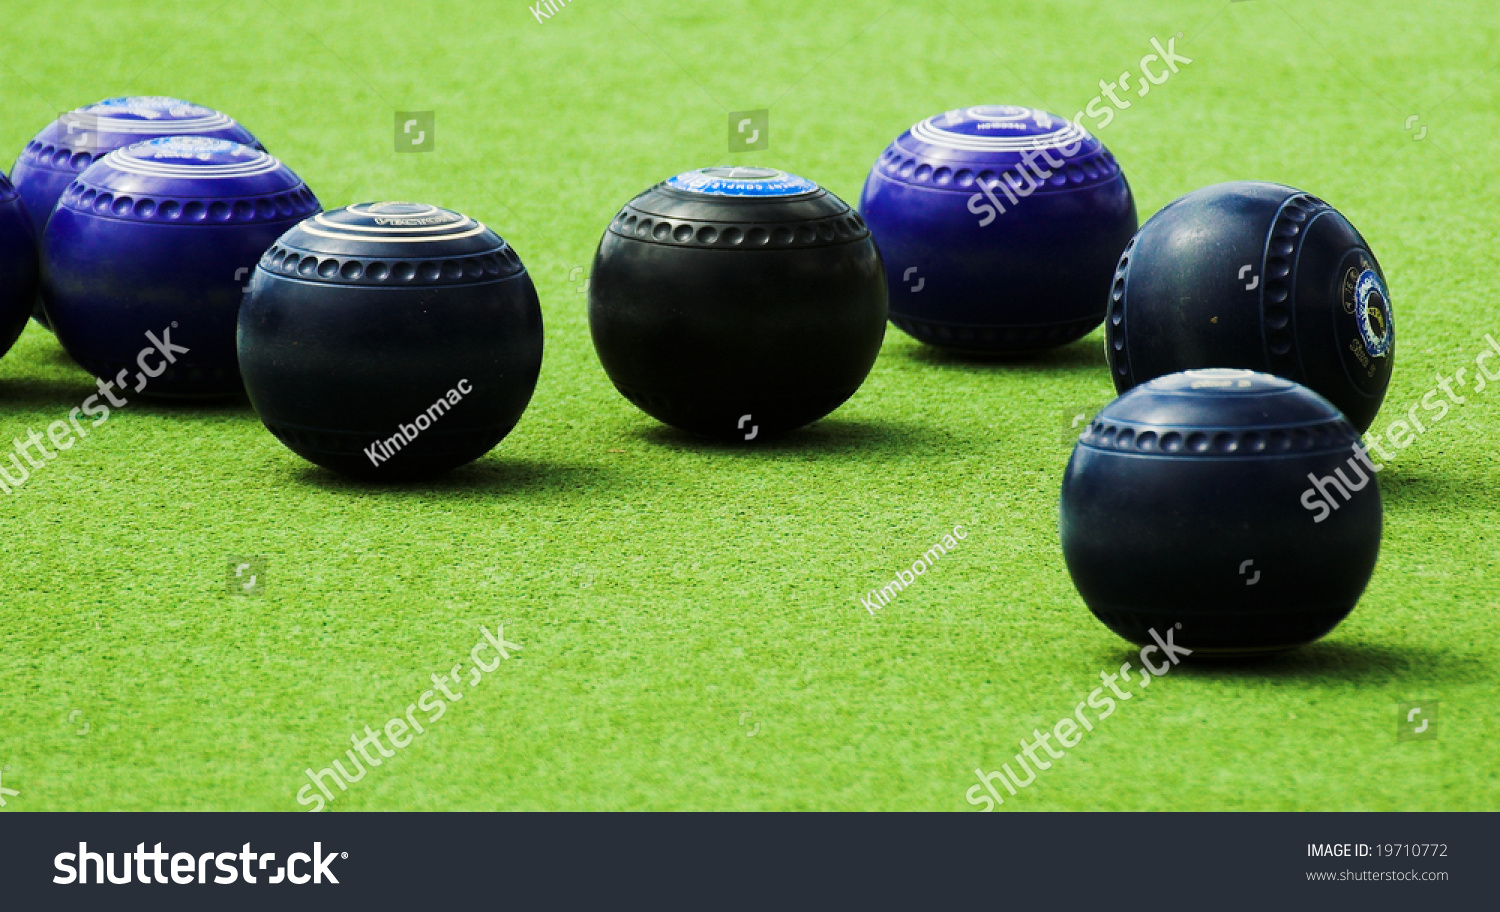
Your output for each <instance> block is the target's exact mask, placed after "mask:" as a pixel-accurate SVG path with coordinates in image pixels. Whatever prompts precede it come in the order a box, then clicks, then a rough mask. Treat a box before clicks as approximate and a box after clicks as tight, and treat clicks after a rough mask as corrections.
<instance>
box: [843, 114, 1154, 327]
mask: <svg viewBox="0 0 1500 912" xmlns="http://www.w3.org/2000/svg"><path fill="white" fill-rule="evenodd" d="M860 211H861V213H862V214H863V215H864V218H865V221H866V222H868V223H869V226H870V231H871V232H873V233H874V235H875V241H876V243H877V244H879V246H880V253H881V256H882V257H883V258H884V260H885V266H886V272H887V278H888V282H889V287H890V312H891V322H892V323H894V324H895V325H896V326H897V327H898V328H900V329H901V330H902V331H904V332H905V333H907V334H908V335H910V336H912V337H914V338H916V339H918V340H920V341H922V342H925V343H927V344H929V345H934V346H938V347H941V348H948V349H954V350H959V351H968V352H974V353H990V354H1000V353H1011V352H1027V351H1036V350H1040V349H1047V348H1053V347H1056V346H1060V345H1065V344H1067V343H1069V342H1072V341H1074V340H1077V339H1079V338H1082V337H1083V336H1085V335H1087V334H1088V333H1089V332H1090V331H1092V330H1093V329H1094V328H1095V327H1097V326H1098V325H1099V324H1100V323H1101V322H1103V320H1104V313H1105V308H1106V306H1107V302H1108V298H1109V287H1110V282H1111V280H1112V278H1113V274H1114V268H1115V263H1116V262H1117V261H1118V260H1119V257H1120V251H1121V250H1123V249H1124V248H1125V245H1126V244H1127V243H1128V242H1129V241H1130V238H1131V236H1132V235H1133V234H1134V233H1135V230H1136V227H1137V221H1136V211H1135V201H1134V198H1133V197H1132V196H1131V192H1130V185H1129V183H1128V182H1127V181H1126V180H1125V174H1124V172H1123V171H1122V170H1121V169H1120V166H1119V164H1118V163H1117V162H1116V161H1115V158H1114V156H1113V155H1111V154H1110V152H1109V150H1108V149H1106V148H1105V147H1104V145H1103V144H1102V143H1100V142H1099V140H1098V139H1096V138H1094V137H1093V136H1091V135H1090V134H1089V133H1088V132H1087V131H1085V130H1084V129H1083V128H1082V127H1080V126H1078V125H1077V124H1074V123H1072V122H1070V121H1068V120H1065V119H1064V118H1061V117H1058V116H1056V115H1055V114H1048V113H1047V112H1045V111H1038V110H1034V109H1032V108H1024V107H1016V106H1013V105H981V106H977V107H970V108H960V109H958V110H954V111H949V112H947V113H945V114H939V115H937V116H935V117H929V118H927V119H926V120H924V121H922V122H920V123H918V124H916V125H915V126H913V127H912V128H911V129H910V130H907V131H906V132H905V133H902V134H901V135H900V136H898V137H897V138H896V140H895V141H894V142H892V143H891V144H890V146H888V147H887V148H886V150H885V151H884V152H883V153H882V154H881V156H880V159H879V160H878V161H877V162H876V163H875V166H874V168H873V169H872V170H871V171H870V175H869V178H868V179H867V180H866V182H865V187H864V193H863V195H862V197H861V200H860Z"/></svg>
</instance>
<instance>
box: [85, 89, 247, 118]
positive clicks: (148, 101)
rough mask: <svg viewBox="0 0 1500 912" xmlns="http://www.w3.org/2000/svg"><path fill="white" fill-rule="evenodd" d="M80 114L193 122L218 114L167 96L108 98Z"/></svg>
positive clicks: (210, 109) (209, 109)
mask: <svg viewBox="0 0 1500 912" xmlns="http://www.w3.org/2000/svg"><path fill="white" fill-rule="evenodd" d="M80 113H83V114H97V115H99V116H101V117H137V118H140V119H141V120H192V119H195V118H200V117H213V116H215V115H217V114H218V112H217V111H215V110H213V109H212V108H205V107H203V106H202V105H195V104H193V103H192V102H191V101H183V100H182V99H181V98H172V97H170V96H167V95H132V96H129V97H125V98H106V99H105V100H103V101H101V102H98V103H97V104H91V105H89V106H88V107H86V108H82V109H81V110H80Z"/></svg>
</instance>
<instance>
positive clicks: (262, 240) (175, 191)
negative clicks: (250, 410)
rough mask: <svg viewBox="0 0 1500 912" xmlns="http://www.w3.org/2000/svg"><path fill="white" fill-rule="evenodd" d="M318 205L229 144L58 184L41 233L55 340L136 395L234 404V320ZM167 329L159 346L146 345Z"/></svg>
mask: <svg viewBox="0 0 1500 912" xmlns="http://www.w3.org/2000/svg"><path fill="white" fill-rule="evenodd" d="M319 208H320V207H319V205H318V200H317V197H315V196H314V195H313V193H312V191H311V190H309V189H308V188H307V186H306V185H305V184H303V182H302V179H301V178H299V177H298V176H297V175H296V174H294V173H292V171H291V169H289V168H287V167H286V166H285V165H283V164H282V163H281V162H279V161H277V160H276V159H275V158H272V157H271V156H270V155H268V154H266V153H265V152H262V151H260V150H258V149H254V148H251V147H250V146H244V145H240V144H239V143H235V142H231V141H229V140H224V139H208V138H204V137H189V136H174V137H166V138H160V139H153V140H148V141H146V142H142V143H137V144H135V145H133V146H128V147H126V148H124V149H117V150H116V151H114V152H111V153H110V154H109V155H107V156H105V157H104V158H103V159H101V160H100V161H98V162H96V163H95V164H93V165H90V166H89V168H88V169H87V170H86V171H84V172H83V173H82V174H80V175H79V176H78V179H77V180H75V181H73V183H72V184H70V185H69V186H68V189H67V190H66V191H65V192H64V193H63V196H62V198H61V200H59V202H58V205H57V208H56V209H55V210H54V212H53V214H52V218H51V219H50V220H49V221H48V223H47V230H46V231H45V232H44V234H43V236H42V296H43V299H44V301H45V303H46V307H47V315H48V318H49V319H50V321H51V323H52V326H53V329H54V331H55V332H56V333H57V338H58V341H60V342H61V343H62V345H63V348H64V349H66V350H67V352H68V354H69V355H71V356H72V357H73V359H74V360H75V361H77V362H78V363H79V364H80V365H81V366H82V367H83V368H84V369H85V370H87V371H89V372H90V373H92V374H93V375H94V376H96V377H98V378H100V379H102V380H106V381H109V382H111V383H114V384H116V385H117V386H122V387H127V388H128V389H129V390H130V391H132V392H137V393H143V394H145V395H155V396H166V397H220V396H231V395H235V394H237V393H239V392H240V391H241V389H242V386H241V383H240V375H239V369H238V366H237V363H236V359H235V320H236V317H237V315H238V312H239V306H240V299H241V297H242V296H243V293H244V288H245V286H246V285H247V284H248V283H249V281H250V274H251V272H252V271H253V270H254V268H255V265H256V263H257V262H259V260H260V257H261V254H263V253H264V252H265V251H266V249H267V248H269V247H270V246H271V244H272V243H274V242H275V241H276V239H277V238H278V237H280V236H281V235H282V234H283V233H285V232H286V231H287V229H289V228H291V227H292V226H293V225H296V224H297V223H298V222H299V221H301V220H302V219H304V218H306V217H307V216H309V215H312V214H313V213H315V212H317V211H318V210H319ZM168 331H170V333H171V336H172V339H171V342H170V345H169V346H165V347H163V346H157V345H156V343H155V342H153V340H152V337H151V336H148V335H147V334H148V333H150V334H152V335H154V337H155V338H156V339H158V340H163V341H165V334H166V333H167V332H168ZM164 348H170V349H171V351H170V352H169V351H166V350H163V349H164ZM182 348H185V349H187V350H186V351H178V349H182ZM144 349H155V350H157V353H156V354H152V355H149V356H146V355H142V354H141V353H142V351H143V350H144ZM142 362H144V363H142Z"/></svg>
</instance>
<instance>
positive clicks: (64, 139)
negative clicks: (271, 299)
mask: <svg viewBox="0 0 1500 912" xmlns="http://www.w3.org/2000/svg"><path fill="white" fill-rule="evenodd" d="M162 136H200V137H205V138H208V139H228V140H231V141H233V142H237V143H241V144H243V145H247V146H253V147H254V148H257V149H263V147H262V146H261V144H260V143H259V142H258V141H257V140H256V139H255V137H254V136H251V135H250V131H248V130H246V129H245V128H244V127H242V126H240V125H239V124H238V123H236V122H235V120H234V119H233V118H231V117H229V116H228V115H225V114H221V113H220V112H218V111H215V110H213V109H212V108H205V107H203V106H202V105H196V104H193V103H192V102H190V101H183V100H182V99H180V98H168V97H165V96H161V95H138V96H129V97H124V98H106V99H105V100H103V101H100V102H96V103H94V104H91V105H85V106H84V107H81V108H78V109H76V110H73V111H69V112H68V113H66V114H63V115H62V116H60V117H58V118H57V120H54V121H53V122H52V123H50V124H48V125H47V126H46V128H44V129H43V130H42V131H41V132H40V133H38V134H37V135H36V136H35V137H33V138H32V140H31V141H30V142H28V143H27V144H26V148H25V149H24V150H22V152H21V155H20V157H19V158H17V159H16V163H15V167H14V168H13V169H12V171H11V181H12V182H13V183H14V184H15V185H16V189H17V190H18V191H19V192H20V194H21V199H22V200H23V201H24V203H25V205H26V211H27V212H28V213H29V214H30V215H31V223H32V225H33V226H34V227H35V229H36V233H37V235H38V236H40V235H41V234H42V231H43V230H44V229H45V228H46V227H47V219H48V217H50V216H51V215H52V209H53V207H55V206H56V205H57V201H58V199H59V198H60V197H61V196H62V194H63V191H64V190H66V189H67V188H68V185H69V184H71V183H72V182H73V180H74V179H75V178H76V177H78V175H80V174H82V173H83V171H84V169H86V168H88V166H90V165H92V164H93V163H94V162H96V161H98V160H99V159H101V158H103V157H104V156H106V155H108V154H109V153H111V152H113V151H114V150H116V149H123V148H125V147H126V146H130V145H134V144H135V143H138V142H144V141H146V140H148V139H155V138H158V137H162ZM33 316H35V317H36V319H37V322H39V323H41V324H42V325H43V326H46V325H47V319H46V312H45V311H44V310H43V309H42V305H41V300H40V299H37V302H36V306H35V311H34V313H33Z"/></svg>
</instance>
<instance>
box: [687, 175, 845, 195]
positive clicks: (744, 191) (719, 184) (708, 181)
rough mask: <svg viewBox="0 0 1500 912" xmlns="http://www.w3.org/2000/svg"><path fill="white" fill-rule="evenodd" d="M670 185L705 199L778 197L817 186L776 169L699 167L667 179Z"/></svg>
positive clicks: (813, 188) (808, 190)
mask: <svg viewBox="0 0 1500 912" xmlns="http://www.w3.org/2000/svg"><path fill="white" fill-rule="evenodd" d="M667 186H668V187H671V188H673V189H675V190H686V191H688V192H689V193H701V194H703V195H705V196H738V197H775V196H797V195H799V194H803V193H811V192H813V191H814V190H816V189H818V185H817V184H815V183H813V182H812V181H810V180H808V179H807V178H805V177H798V176H797V175H795V174H788V173H787V172H785V171H777V170H775V169H774V168H699V169H698V170H697V171H687V172H685V173H683V174H679V175H677V176H676V177H673V178H669V179H668V180H667Z"/></svg>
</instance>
